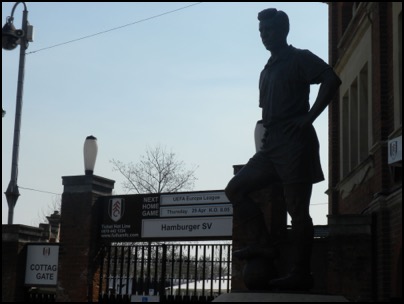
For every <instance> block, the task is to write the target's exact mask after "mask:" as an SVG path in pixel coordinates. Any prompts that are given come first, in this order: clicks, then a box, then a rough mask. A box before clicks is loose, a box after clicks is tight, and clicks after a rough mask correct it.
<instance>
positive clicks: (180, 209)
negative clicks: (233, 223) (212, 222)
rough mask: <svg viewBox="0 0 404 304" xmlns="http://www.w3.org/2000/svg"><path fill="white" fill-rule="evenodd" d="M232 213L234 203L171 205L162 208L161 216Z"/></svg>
mask: <svg viewBox="0 0 404 304" xmlns="http://www.w3.org/2000/svg"><path fill="white" fill-rule="evenodd" d="M232 214H233V205H232V204H218V205H195V206H169V207H161V208H160V217H191V216H218V215H232Z"/></svg>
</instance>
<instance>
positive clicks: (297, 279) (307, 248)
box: [269, 219, 314, 291]
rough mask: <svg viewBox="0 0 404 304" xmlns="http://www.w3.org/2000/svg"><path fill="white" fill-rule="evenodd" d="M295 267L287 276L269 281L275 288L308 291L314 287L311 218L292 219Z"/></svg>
mask: <svg viewBox="0 0 404 304" xmlns="http://www.w3.org/2000/svg"><path fill="white" fill-rule="evenodd" d="M292 236H293V245H294V246H293V247H294V254H295V255H294V267H293V270H292V271H291V273H289V274H288V275H287V276H285V277H282V278H279V279H274V280H271V281H270V282H269V286H270V288H271V289H273V290H282V291H308V290H310V289H311V288H313V285H314V281H313V276H312V275H311V273H310V260H311V252H312V247H313V236H314V229H313V222H312V220H311V219H307V220H302V221H292Z"/></svg>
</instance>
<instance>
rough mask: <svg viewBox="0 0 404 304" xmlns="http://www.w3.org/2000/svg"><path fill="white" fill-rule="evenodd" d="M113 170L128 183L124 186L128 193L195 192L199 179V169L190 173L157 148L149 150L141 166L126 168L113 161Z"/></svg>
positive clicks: (137, 164)
mask: <svg viewBox="0 0 404 304" xmlns="http://www.w3.org/2000/svg"><path fill="white" fill-rule="evenodd" d="M111 163H112V164H113V170H114V171H118V172H120V173H121V174H122V175H123V176H124V177H125V181H124V182H123V184H122V186H123V189H125V190H126V191H127V192H136V193H161V192H177V191H180V190H192V188H193V186H194V183H195V180H196V177H195V171H196V169H197V167H196V166H193V167H192V168H191V169H187V168H186V166H185V163H184V162H183V161H179V160H177V158H176V156H175V153H173V152H167V151H166V149H165V148H163V147H162V146H160V145H157V146H156V147H154V148H148V149H147V150H146V155H143V156H141V158H140V160H139V162H138V163H136V164H134V163H132V162H131V163H128V164H124V163H123V162H121V161H119V160H115V159H112V160H111Z"/></svg>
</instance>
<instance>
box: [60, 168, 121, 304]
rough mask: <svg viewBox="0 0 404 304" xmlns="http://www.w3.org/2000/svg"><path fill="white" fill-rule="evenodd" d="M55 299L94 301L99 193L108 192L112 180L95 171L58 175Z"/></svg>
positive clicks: (97, 250) (95, 294)
mask: <svg viewBox="0 0 404 304" xmlns="http://www.w3.org/2000/svg"><path fill="white" fill-rule="evenodd" d="M62 179H63V185H64V191H63V195H62V209H61V210H62V212H61V222H60V244H61V245H60V250H59V271H58V290H57V301H61V302H87V301H90V302H91V301H97V300H98V293H97V290H98V289H97V284H98V283H97V282H98V280H97V279H98V278H96V275H95V274H96V271H97V267H98V265H99V263H97V262H96V257H97V253H98V252H99V245H98V240H97V238H98V231H97V227H98V210H97V204H96V201H97V199H98V197H100V196H106V195H111V194H112V190H113V188H114V183H115V181H113V180H109V179H106V178H103V177H100V176H96V175H83V176H65V177H62Z"/></svg>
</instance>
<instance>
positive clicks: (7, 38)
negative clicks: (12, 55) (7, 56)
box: [1, 17, 24, 51]
mask: <svg viewBox="0 0 404 304" xmlns="http://www.w3.org/2000/svg"><path fill="white" fill-rule="evenodd" d="M13 19H14V18H13V17H8V18H7V22H6V24H5V25H4V26H3V28H2V30H1V40H2V48H3V50H7V51H11V50H14V49H15V48H16V47H17V45H19V44H20V42H21V37H23V36H24V31H23V30H17V29H16V28H15V26H14V24H13Z"/></svg>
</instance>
